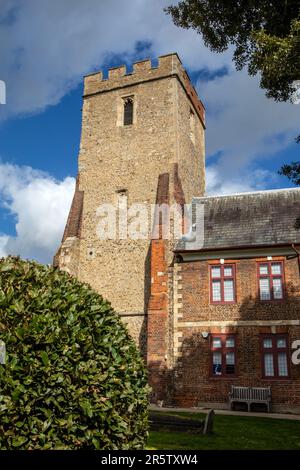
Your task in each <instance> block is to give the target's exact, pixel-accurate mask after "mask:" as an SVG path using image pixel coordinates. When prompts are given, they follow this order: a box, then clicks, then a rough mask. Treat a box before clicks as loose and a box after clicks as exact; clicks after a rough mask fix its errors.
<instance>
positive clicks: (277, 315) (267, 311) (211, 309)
mask: <svg viewBox="0 0 300 470" xmlns="http://www.w3.org/2000/svg"><path fill="white" fill-rule="evenodd" d="M276 260H283V261H284V270H285V285H286V293H285V294H286V295H285V299H284V301H271V302H261V301H260V300H259V298H258V279H257V261H266V258H264V259H259V258H257V259H242V260H233V261H230V260H228V261H227V260H226V263H227V262H228V263H230V262H231V263H235V265H236V295H237V299H236V300H237V302H236V303H234V304H228V305H212V304H211V303H210V282H209V281H210V279H209V266H210V265H212V264H219V262H217V261H211V262H207V261H194V262H189V263H182V264H181V269H182V270H181V274H182V299H183V300H182V303H183V308H182V310H181V313H182V314H183V318H182V321H199V320H201V321H203V320H272V319H273V320H275V319H278V320H284V319H295V318H300V314H299V312H300V277H299V269H298V261H297V259H296V258H294V259H291V260H286V259H285V258H282V257H273V261H276Z"/></svg>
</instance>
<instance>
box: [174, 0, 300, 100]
mask: <svg viewBox="0 0 300 470" xmlns="http://www.w3.org/2000/svg"><path fill="white" fill-rule="evenodd" d="M166 11H167V12H168V13H170V14H171V15H172V18H173V21H174V23H175V24H176V25H177V26H181V27H183V28H193V29H195V30H196V31H197V32H198V33H200V34H201V35H202V36H203V39H204V42H205V45H206V46H208V47H209V48H210V49H211V50H212V51H215V52H223V51H225V50H226V49H227V48H228V47H229V46H231V45H233V46H234V61H235V64H236V67H237V69H241V68H243V67H244V66H245V65H248V71H249V73H250V74H251V75H253V74H256V73H257V72H260V74H261V82H260V84H261V87H262V88H264V89H265V90H266V92H267V95H268V96H269V97H272V98H274V99H275V100H277V101H286V100H287V99H289V98H291V96H292V94H293V92H294V91H295V89H294V87H293V81H294V80H298V79H300V16H299V13H300V0H278V1H270V0H183V1H180V2H179V4H178V5H176V6H170V7H168V8H167V9H166Z"/></svg>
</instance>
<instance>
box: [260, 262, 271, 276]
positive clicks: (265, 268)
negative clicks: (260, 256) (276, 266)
mask: <svg viewBox="0 0 300 470" xmlns="http://www.w3.org/2000/svg"><path fill="white" fill-rule="evenodd" d="M259 274H262V275H268V274H269V269H268V265H267V264H260V265H259Z"/></svg>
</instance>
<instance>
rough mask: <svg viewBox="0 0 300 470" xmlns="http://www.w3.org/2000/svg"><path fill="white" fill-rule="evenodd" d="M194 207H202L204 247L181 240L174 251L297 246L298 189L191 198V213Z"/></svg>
mask: <svg viewBox="0 0 300 470" xmlns="http://www.w3.org/2000/svg"><path fill="white" fill-rule="evenodd" d="M198 204H204V245H203V246H202V247H201V246H197V244H196V243H195V242H184V241H182V240H181V241H179V242H178V244H177V247H176V251H185V250H189V249H192V250H195V249H200V248H201V249H202V250H205V249H213V248H217V249H218V248H233V247H242V246H259V245H261V246H263V245H264V246H265V245H282V244H291V243H300V229H296V228H295V222H296V219H297V218H298V217H299V218H300V188H291V189H282V190H271V191H258V192H253V193H241V194H233V195H230V196H207V197H200V198H194V199H193V214H195V207H196V205H198ZM194 221H195V220H194Z"/></svg>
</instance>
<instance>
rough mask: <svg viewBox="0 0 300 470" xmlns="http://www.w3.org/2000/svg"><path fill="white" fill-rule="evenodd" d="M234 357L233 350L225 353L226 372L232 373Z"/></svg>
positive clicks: (233, 370)
mask: <svg viewBox="0 0 300 470" xmlns="http://www.w3.org/2000/svg"><path fill="white" fill-rule="evenodd" d="M234 372H235V357H234V353H233V352H229V353H226V374H234Z"/></svg>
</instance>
